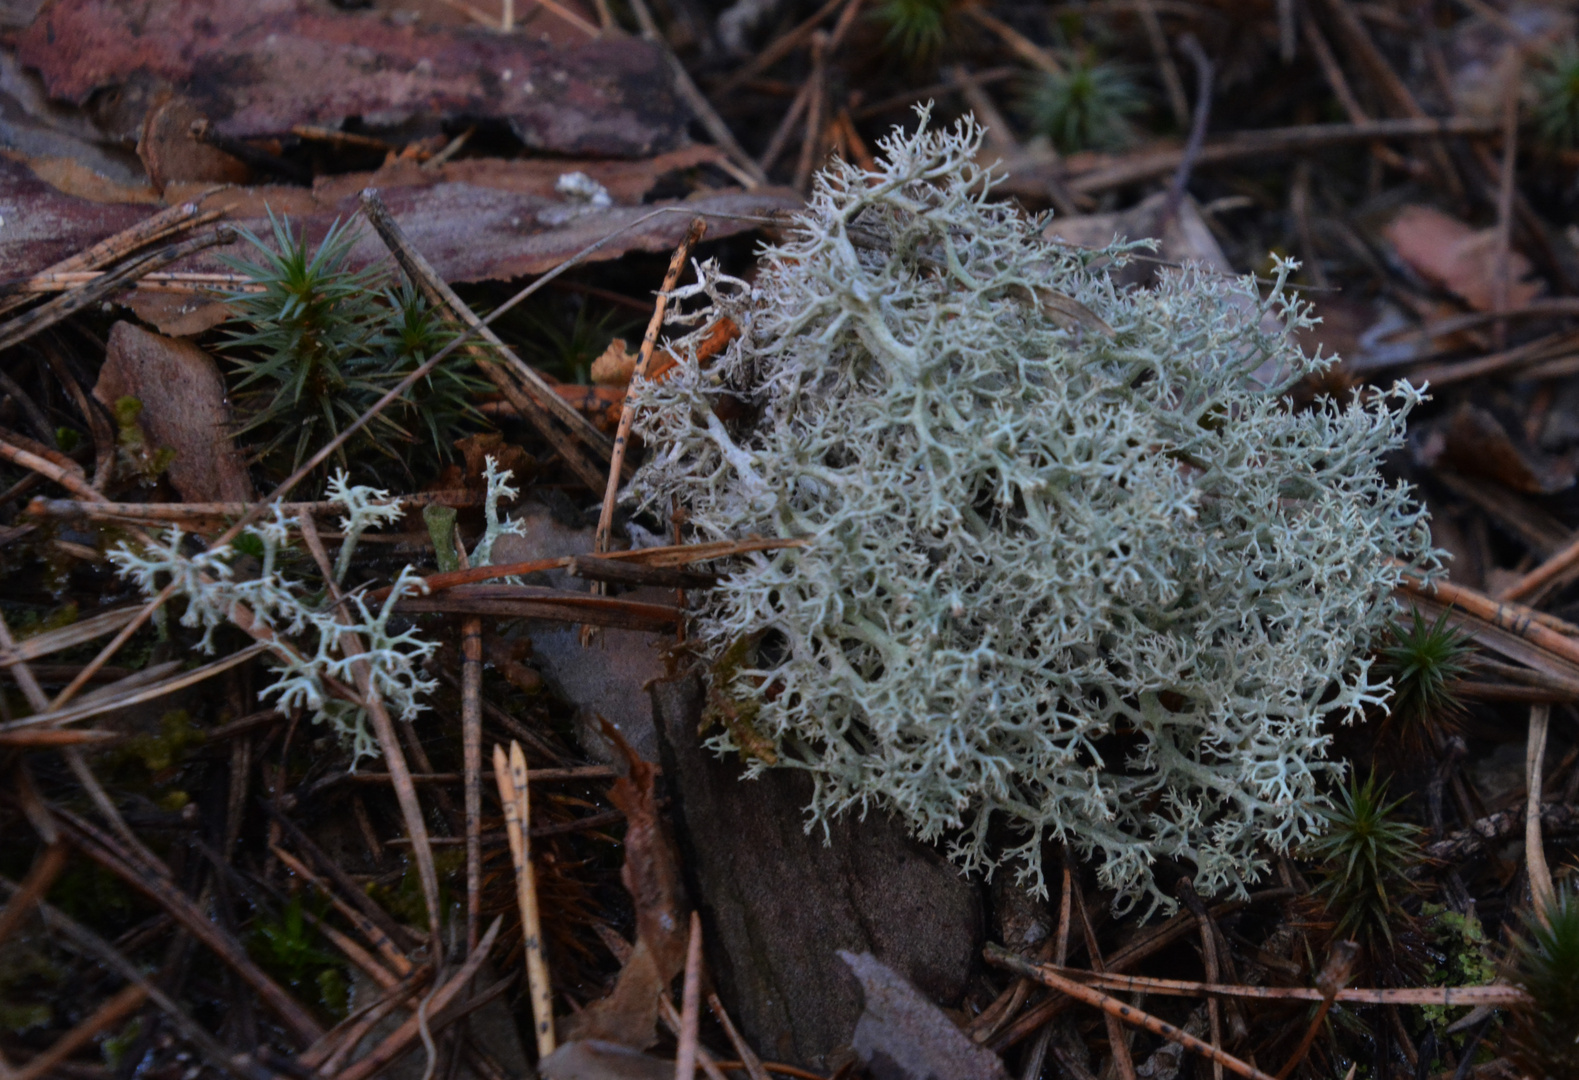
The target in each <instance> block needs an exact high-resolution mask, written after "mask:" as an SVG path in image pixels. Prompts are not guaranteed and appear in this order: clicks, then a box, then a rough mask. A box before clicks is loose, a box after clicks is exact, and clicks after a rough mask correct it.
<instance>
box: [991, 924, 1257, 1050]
mask: <svg viewBox="0 0 1579 1080" xmlns="http://www.w3.org/2000/svg"><path fill="white" fill-rule="evenodd" d="M984 955H985V956H986V958H987V962H988V963H990V964H996V965H998V966H999V967H1002V968H1006V969H1007V970H1009V971H1012V972H1014V973H1015V974H1017V975H1024V976H1026V977H1027V978H1032V979H1035V980H1037V981H1038V982H1040V983H1042V985H1044V986H1048V987H1051V988H1052V989H1054V990H1060V991H1062V992H1063V993H1065V994H1067V995H1069V996H1070V997H1072V998H1074V999H1076V1000H1077V1001H1082V1002H1085V1003H1086V1004H1087V1005H1093V1006H1095V1007H1096V1008H1098V1009H1101V1010H1102V1013H1103V1015H1104V1016H1106V1017H1111V1018H1112V1019H1114V1020H1116V1021H1123V1022H1124V1023H1126V1024H1130V1025H1133V1026H1135V1027H1138V1028H1141V1029H1143V1030H1145V1031H1149V1032H1151V1033H1152V1034H1153V1035H1160V1036H1162V1037H1163V1038H1164V1039H1168V1040H1170V1041H1171V1042H1176V1043H1178V1044H1179V1045H1180V1046H1183V1047H1184V1048H1185V1049H1186V1050H1189V1051H1191V1052H1192V1053H1196V1054H1199V1055H1201V1056H1202V1057H1204V1058H1206V1059H1207V1060H1208V1061H1216V1062H1221V1063H1222V1064H1223V1065H1224V1066H1225V1067H1226V1068H1228V1069H1229V1070H1231V1071H1232V1072H1235V1073H1237V1074H1238V1075H1240V1076H1243V1077H1245V1078H1246V1080H1273V1078H1272V1077H1270V1076H1268V1075H1267V1074H1266V1073H1264V1072H1262V1071H1261V1070H1260V1069H1258V1068H1256V1067H1255V1066H1254V1065H1250V1064H1247V1063H1246V1062H1243V1061H1241V1060H1240V1059H1239V1058H1236V1057H1234V1056H1233V1055H1232V1054H1229V1053H1225V1052H1224V1051H1222V1050H1219V1049H1218V1048H1217V1047H1215V1046H1213V1045H1211V1044H1210V1043H1206V1042H1202V1041H1201V1040H1200V1039H1197V1038H1196V1037H1195V1036H1194V1035H1191V1034H1189V1033H1188V1032H1186V1031H1181V1030H1180V1029H1178V1028H1176V1027H1174V1026H1173V1025H1172V1024H1170V1023H1168V1022H1167V1021H1165V1020H1159V1019H1157V1017H1155V1016H1152V1015H1151V1014H1150V1013H1146V1012H1142V1011H1141V1010H1140V1009H1137V1008H1135V1007H1134V1006H1133V1005H1126V1004H1125V1003H1124V1002H1122V1001H1120V1000H1118V999H1117V998H1115V997H1110V996H1109V995H1107V994H1104V993H1102V992H1101V991H1100V990H1093V989H1091V988H1090V987H1087V986H1082V985H1081V984H1080V983H1078V982H1076V981H1075V980H1073V979H1069V978H1065V977H1064V976H1062V975H1059V974H1057V973H1056V972H1053V971H1049V970H1048V969H1047V968H1045V967H1042V966H1040V965H1037V964H1033V963H1030V962H1029V961H1027V960H1023V959H1021V958H1020V957H1018V956H1015V955H1014V954H1013V953H1011V952H1009V951H1008V950H1007V949H1004V948H1001V947H1000V946H997V945H988V946H987V948H986V950H985V953H984ZM1119 1041H1120V1042H1122V1041H1123V1040H1122V1039H1121V1040H1119ZM1117 1057H1118V1054H1117V1048H1116V1047H1115V1052H1114V1058H1115V1060H1116V1059H1117Z"/></svg>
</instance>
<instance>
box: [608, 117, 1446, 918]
mask: <svg viewBox="0 0 1579 1080" xmlns="http://www.w3.org/2000/svg"><path fill="white" fill-rule="evenodd" d="M980 142H981V132H980V129H979V128H977V127H976V126H975V125H974V124H973V123H971V122H970V121H966V122H963V123H962V124H960V125H958V126H957V127H956V128H955V129H954V130H953V131H944V132H929V131H927V129H926V122H925V116H924V115H923V122H922V124H921V126H920V129H919V130H918V131H917V132H916V133H915V134H914V135H905V134H903V133H895V134H894V135H893V136H891V137H890V138H888V139H887V140H885V141H884V143H883V149H884V152H885V154H886V159H885V160H884V161H883V162H882V163H881V164H880V166H879V171H878V172H877V173H876V174H868V173H863V172H861V171H859V170H857V169H855V168H853V167H851V166H848V165H845V164H842V163H835V164H834V165H832V166H831V167H830V168H829V169H828V170H827V171H825V172H824V173H823V174H822V175H821V177H820V178H819V180H818V182H817V185H816V189H815V192H814V194H813V196H812V199H811V201H810V204H809V206H808V207H807V209H806V210H805V211H804V212H803V213H801V214H800V215H799V216H798V217H797V218H796V220H795V223H794V225H793V226H792V228H791V230H790V234H789V238H788V239H787V240H786V241H784V242H783V243H782V244H781V245H779V246H776V247H771V248H769V249H767V250H766V251H765V252H764V253H763V255H762V258H761V260H760V262H759V268H758V273H757V277H756V278H755V280H754V281H753V282H752V283H751V284H749V285H747V284H746V283H744V282H741V281H738V280H734V279H731V278H728V277H726V276H724V275H723V274H721V273H720V272H719V271H718V269H717V268H716V267H715V266H711V265H704V266H702V267H701V275H700V276H701V281H700V283H699V284H698V285H696V286H692V287H690V288H688V289H684V290H680V291H679V293H678V294H677V298H679V299H686V298H688V297H699V296H701V297H705V298H706V301H707V302H706V304H705V306H704V307H703V308H702V309H701V310H693V311H691V312H689V313H687V314H684V315H679V316H677V317H678V318H682V319H684V318H688V319H690V320H692V321H693V322H694V323H696V324H699V325H698V329H697V330H696V331H695V332H694V333H693V334H691V335H690V336H688V337H685V338H682V339H681V340H679V341H677V342H674V343H672V344H671V346H670V347H671V348H673V349H675V350H676V355H682V356H684V355H687V353H688V350H689V355H690V356H692V357H693V358H694V356H695V351H694V350H695V345H696V343H697V342H699V341H700V340H702V338H703V337H704V336H705V335H706V333H707V328H708V326H709V325H710V324H711V323H712V322H713V321H715V320H716V319H717V318H719V317H721V316H727V317H728V318H730V319H732V320H734V322H735V323H736V324H737V325H738V326H739V327H740V329H741V331H742V333H741V336H740V337H739V339H738V340H736V341H735V342H734V343H733V344H732V345H731V346H730V347H729V349H728V351H727V353H726V354H725V355H724V356H722V357H721V358H720V359H719V360H718V362H717V363H716V364H715V365H714V366H712V367H711V368H708V369H705V370H703V369H702V368H701V367H700V365H698V364H696V363H694V362H692V363H687V364H682V365H680V367H679V368H678V369H676V370H675V371H673V372H671V373H670V375H669V377H668V378H667V379H665V380H664V381H662V382H644V383H642V384H640V385H638V386H637V387H635V388H634V389H633V393H634V395H635V398H636V401H637V404H638V406H639V413H638V423H637V429H638V431H639V433H640V434H641V436H642V438H643V439H644V440H645V443H646V445H647V447H649V460H648V461H647V462H646V464H644V466H643V467H642V468H641V470H640V471H639V472H638V474H637V476H636V478H635V480H634V481H633V483H632V485H631V487H630V489H629V491H628V492H627V498H628V499H630V500H631V501H633V502H635V503H636V504H638V506H639V508H640V509H642V510H645V511H647V512H649V513H652V514H654V515H656V516H658V517H659V518H664V519H667V518H668V516H669V513H670V508H671V506H672V505H676V504H677V505H680V506H682V507H683V508H684V527H685V528H686V529H687V530H688V531H689V533H690V534H691V535H692V536H694V537H696V538H697V539H708V540H711V539H724V538H735V537H743V536H746V535H749V534H753V533H757V534H762V535H769V536H782V537H800V538H804V539H806V540H807V541H809V543H808V545H807V546H806V547H802V548H787V549H784V550H779V551H774V552H764V553H760V554H757V555H754V556H751V557H749V559H748V560H747V561H746V563H745V565H744V567H743V568H742V569H740V570H738V572H736V573H734V574H732V575H731V576H729V577H728V578H726V579H725V580H724V581H722V582H721V584H720V585H719V587H718V588H717V589H716V590H714V591H713V592H712V593H711V594H710V595H709V596H708V598H707V599H706V600H705V602H704V606H703V608H702V609H701V611H700V612H699V616H698V619H697V624H696V634H697V641H698V643H699V645H700V647H701V648H703V649H704V650H708V651H710V653H711V655H712V656H713V657H715V658H717V657H723V656H726V655H729V656H732V657H733V658H734V659H733V661H732V662H731V663H730V664H727V665H719V664H715V667H714V670H715V673H717V674H716V675H715V685H714V686H713V687H712V688H711V690H712V692H713V693H714V694H715V695H719V694H721V695H724V696H726V697H727V698H728V699H729V700H730V701H732V702H734V703H735V705H736V706H737V707H736V708H734V709H733V710H726V711H732V713H733V715H735V716H736V717H747V718H749V723H750V724H751V726H752V729H753V731H752V733H751V734H752V735H753V737H755V736H757V735H760V736H761V738H762V740H764V741H765V742H764V744H763V745H765V746H769V747H771V752H767V753H764V752H763V745H758V746H754V747H752V748H751V754H750V762H751V768H752V769H753V770H758V771H760V770H762V769H764V768H767V767H769V764H770V763H776V765H777V766H778V767H793V768H800V769H804V770H807V771H808V772H810V773H811V775H812V777H813V778H814V780H815V782H816V784H815V794H814V795H813V798H812V802H811V805H810V807H809V815H810V822H811V823H815V822H816V821H821V820H825V819H826V818H828V817H829V816H830V815H833V814H837V813H839V812H842V811H846V810H850V809H852V808H859V809H860V810H862V811H863V812H864V810H865V809H866V808H868V807H869V806H873V805H878V806H884V807H888V808H891V809H893V810H896V811H898V812H899V813H900V814H901V815H902V816H903V817H904V818H905V819H906V820H908V822H909V823H910V825H911V826H912V827H913V829H914V830H915V832H916V833H917V834H918V835H919V836H921V837H923V838H925V839H929V840H930V839H938V838H946V839H947V840H948V842H949V848H950V851H951V854H952V855H953V856H954V857H955V858H956V859H957V860H958V861H959V862H960V863H961V864H962V865H963V866H964V867H966V868H967V869H981V870H986V871H989V872H990V871H991V870H992V869H993V868H994V867H996V866H998V865H1000V864H1001V863H1004V862H1005V861H1013V862H1016V863H1017V864H1018V867H1019V874H1020V877H1021V880H1022V881H1028V882H1029V883H1031V884H1032V885H1033V887H1035V888H1037V889H1040V888H1042V875H1041V851H1042V845H1043V842H1044V840H1047V839H1056V840H1063V841H1067V842H1068V843H1070V844H1071V845H1073V846H1074V847H1075V848H1076V849H1078V850H1080V851H1082V852H1084V853H1087V854H1093V853H1094V854H1096V855H1098V856H1100V879H1101V882H1102V884H1103V885H1105V886H1107V887H1111V888H1113V889H1114V890H1116V892H1117V894H1118V897H1119V904H1120V906H1121V908H1127V907H1129V906H1132V905H1133V904H1134V903H1135V902H1136V901H1137V900H1139V899H1141V898H1143V897H1146V896H1148V895H1149V896H1150V898H1151V899H1152V901H1153V903H1160V904H1162V905H1165V906H1171V902H1170V901H1169V900H1168V899H1167V898H1166V897H1165V896H1164V895H1163V894H1162V892H1161V890H1160V889H1159V888H1158V887H1157V886H1156V885H1155V884H1154V882H1153V878H1152V864H1153V863H1154V862H1155V860H1157V859H1159V858H1168V859H1183V860H1188V861H1189V862H1191V863H1193V864H1194V870H1195V881H1196V887H1197V888H1198V889H1200V890H1201V891H1202V892H1203V893H1207V894H1211V893H1216V892H1220V891H1223V890H1224V889H1228V890H1232V891H1234V892H1237V893H1242V892H1243V890H1244V886H1245V884H1246V883H1247V882H1253V881H1255V880H1256V879H1257V878H1259V877H1260V876H1261V875H1262V874H1263V873H1264V872H1265V870H1266V867H1267V855H1268V853H1269V852H1276V851H1283V850H1287V849H1288V848H1290V847H1291V846H1292V845H1295V844H1298V843H1299V842H1301V841H1302V840H1304V839H1305V838H1306V837H1308V836H1310V835H1312V834H1314V833H1315V832H1316V831H1318V830H1319V828H1320V827H1321V822H1322V812H1323V810H1324V808H1325V807H1326V805H1327V803H1326V799H1325V796H1324V795H1323V793H1322V788H1321V783H1320V782H1321V781H1322V780H1323V779H1324V777H1325V776H1327V775H1330V774H1334V773H1336V772H1337V771H1338V770H1339V768H1340V766H1339V765H1338V764H1337V763H1334V762H1330V761H1327V760H1325V754H1326V749H1327V745H1328V741H1329V735H1328V734H1326V733H1324V730H1323V727H1324V724H1326V723H1327V722H1328V721H1329V720H1350V719H1352V718H1354V717H1355V716H1357V715H1358V713H1359V711H1360V709H1361V708H1362V707H1363V706H1364V705H1365V704H1367V703H1374V702H1381V701H1382V700H1384V698H1385V696H1386V694H1387V685H1386V683H1385V682H1384V681H1381V680H1378V679H1377V678H1375V677H1374V676H1373V675H1372V673H1371V671H1370V662H1369V660H1368V659H1367V657H1366V654H1367V650H1368V648H1369V646H1370V644H1371V642H1372V640H1373V638H1374V637H1375V636H1376V635H1377V634H1378V632H1379V631H1380V630H1381V629H1382V628H1383V627H1384V626H1385V625H1386V623H1387V621H1388V617H1389V615H1390V608H1389V605H1388V604H1387V603H1386V599H1387V596H1388V594H1389V592H1390V590H1391V589H1392V588H1393V587H1394V585H1396V584H1397V583H1398V581H1399V579H1400V576H1401V574H1402V573H1403V572H1404V569H1405V568H1406V567H1412V568H1415V569H1419V570H1424V571H1426V572H1430V571H1431V570H1432V569H1433V568H1434V566H1435V555H1434V553H1433V552H1432V551H1431V549H1430V543H1429V535H1428V531H1427V528H1426V522H1425V517H1424V512H1423V510H1421V509H1420V508H1419V507H1418V506H1417V505H1416V504H1415V503H1414V501H1413V500H1412V499H1411V496H1410V493H1409V491H1408V489H1407V488H1406V487H1405V486H1403V485H1393V484H1389V483H1388V482H1387V481H1386V480H1385V479H1384V478H1383V476H1382V475H1381V473H1380V470H1379V466H1380V462H1381V459H1382V457H1383V455H1384V454H1386V453H1387V452H1388V451H1390V450H1392V449H1393V448H1396V447H1397V446H1398V445H1399V444H1400V441H1401V439H1402V436H1403V431H1404V417H1405V414H1406V413H1407V412H1408V411H1409V409H1410V408H1411V406H1412V405H1413V404H1414V403H1415V402H1416V401H1417V400H1418V397H1417V395H1416V393H1415V392H1414V391H1413V390H1411V389H1410V388H1409V387H1408V386H1407V385H1405V384H1400V385H1399V386H1398V387H1396V388H1394V389H1393V390H1392V391H1391V392H1390V393H1385V394H1371V395H1370V396H1368V397H1365V398H1363V399H1362V398H1360V397H1358V396H1357V397H1355V398H1354V399H1353V400H1351V401H1348V402H1347V403H1339V402H1334V401H1331V400H1323V401H1319V402H1318V403H1317V404H1316V405H1314V406H1313V407H1310V408H1307V409H1304V410H1300V411H1295V410H1294V409H1292V408H1291V407H1290V406H1289V404H1288V402H1287V400H1286V397H1285V393H1284V392H1285V391H1286V390H1287V389H1288V388H1289V386H1290V385H1291V384H1292V383H1293V382H1294V381H1296V380H1298V379H1300V378H1301V377H1303V376H1305V375H1306V374H1308V373H1312V372H1317V371H1320V370H1322V369H1323V368H1325V367H1326V366H1327V365H1328V364H1329V363H1330V358H1329V359H1323V358H1321V357H1320V356H1315V357H1312V356H1307V355H1305V354H1304V353H1303V352H1302V351H1301V350H1300V348H1299V347H1298V345H1297V344H1296V343H1295V341H1294V339H1293V336H1292V334H1293V332H1294V331H1295V330H1296V329H1298V328H1301V327H1304V326H1308V325H1310V321H1311V320H1310V318H1309V314H1308V312H1307V310H1306V308H1305V306H1304V305H1303V304H1301V303H1300V302H1299V301H1298V300H1297V299H1295V298H1292V297H1291V296H1290V295H1289V294H1288V292H1287V291H1286V290H1285V288H1284V283H1285V280H1286V278H1287V276H1288V274H1289V272H1290V270H1291V267H1290V266H1289V265H1287V264H1283V265H1280V267H1279V269H1278V270H1277V273H1276V282H1275V284H1274V285H1273V286H1272V287H1271V288H1270V290H1269V291H1268V292H1267V295H1266V296H1265V297H1263V296H1262V295H1261V292H1260V291H1259V290H1258V288H1257V284H1256V283H1255V281H1253V280H1252V279H1243V280H1234V279H1229V278H1225V277H1222V276H1220V275H1216V274H1212V273H1207V272H1202V271H1198V270H1195V269H1182V270H1176V271H1168V272H1165V273H1163V274H1162V275H1161V276H1160V277H1159V279H1158V280H1157V281H1156V283H1155V284H1154V285H1152V286H1150V287H1148V288H1133V287H1123V286H1121V285H1119V284H1117V283H1115V281H1114V280H1113V277H1112V276H1111V273H1110V271H1111V270H1112V269H1114V268H1116V267H1118V266H1122V265H1123V264H1124V263H1125V262H1127V261H1128V260H1129V259H1130V258H1131V257H1132V256H1133V253H1134V249H1135V247H1136V245H1132V244H1120V243H1115V244H1113V245H1112V246H1110V247H1108V248H1107V249H1105V250H1102V251H1090V250H1084V249H1077V248H1071V247H1068V246H1061V245H1057V244H1054V243H1051V242H1048V241H1046V240H1044V239H1043V228H1044V226H1045V225H1046V221H1045V220H1044V219H1035V218H1028V217H1026V216H1024V215H1022V214H1021V213H1019V212H1018V211H1017V210H1015V209H1013V208H1011V207H1009V206H1005V205H1003V204H1001V203H997V202H993V201H992V200H991V198H990V194H991V187H992V183H993V180H992V177H991V174H990V171H989V170H983V169H981V168H978V167H977V165H976V164H975V163H974V161H975V156H976V153H977V151H978V149H979V147H980ZM726 399H728V400H729V404H730V408H728V409H717V408H715V406H718V405H719V404H720V403H721V402H724V401H726ZM720 413H722V414H724V415H726V416H730V417H735V418H738V417H740V416H741V415H742V413H744V414H746V416H747V417H748V419H746V420H740V419H731V420H729V421H726V420H725V419H722V418H721V417H720ZM746 641H749V642H750V643H751V656H750V657H749V658H747V659H745V660H741V659H740V658H739V657H738V656H734V654H732V653H731V652H730V649H731V647H732V646H737V645H738V644H739V643H741V642H746ZM737 651H738V650H737ZM720 684H722V685H720ZM735 727H736V728H738V725H735ZM713 745H714V746H715V747H716V748H718V749H720V750H738V749H741V746H740V740H739V738H738V737H737V735H736V734H734V733H732V731H731V729H730V728H729V727H726V728H725V729H724V731H723V733H721V734H717V735H715V736H714V739H713ZM808 827H810V823H809V825H808Z"/></svg>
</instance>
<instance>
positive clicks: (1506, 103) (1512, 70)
mask: <svg viewBox="0 0 1579 1080" xmlns="http://www.w3.org/2000/svg"><path fill="white" fill-rule="evenodd" d="M1502 67H1503V68H1504V74H1503V78H1504V79H1506V80H1507V82H1506V86H1505V87H1504V89H1503V94H1502V166H1501V168H1500V169H1499V170H1498V173H1499V175H1498V177H1497V245H1496V249H1495V250H1496V264H1495V266H1494V267H1493V269H1492V286H1493V288H1494V289H1495V296H1494V298H1493V301H1492V307H1493V309H1494V310H1496V311H1499V312H1501V311H1506V310H1507V309H1508V295H1509V292H1510V289H1511V286H1512V284H1513V281H1512V276H1513V196H1514V194H1515V192H1516V189H1515V187H1514V181H1515V179H1516V178H1517V175H1518V161H1519V91H1520V89H1521V88H1522V87H1523V85H1524V84H1523V65H1522V64H1521V63H1520V60H1519V53H1518V51H1517V50H1516V49H1509V50H1508V51H1507V54H1506V57H1505V59H1504V61H1503V64H1502ZM1492 335H1493V337H1492V340H1493V345H1494V347H1495V348H1496V349H1498V350H1501V349H1504V348H1506V347H1507V344H1508V324H1507V322H1506V321H1504V320H1502V319H1498V320H1497V321H1496V322H1495V323H1493V324H1492Z"/></svg>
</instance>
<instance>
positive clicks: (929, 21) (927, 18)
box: [872, 0, 954, 62]
mask: <svg viewBox="0 0 1579 1080" xmlns="http://www.w3.org/2000/svg"><path fill="white" fill-rule="evenodd" d="M953 6H954V2H953V0H880V2H879V3H878V5H877V7H876V8H875V10H873V12H872V18H873V19H874V20H875V21H876V22H878V23H881V24H882V25H884V26H886V27H887V28H888V32H887V33H886V34H885V35H884V36H883V44H884V45H885V46H887V47H889V48H895V49H898V51H899V53H900V54H901V55H902V56H904V57H905V58H906V59H907V60H912V61H916V62H920V61H925V60H930V59H931V58H932V57H934V56H936V55H937V53H938V52H939V50H941V49H942V48H943V43H944V42H945V41H947V40H948V30H949V23H950V21H951V16H952V15H953V11H952V9H953Z"/></svg>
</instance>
